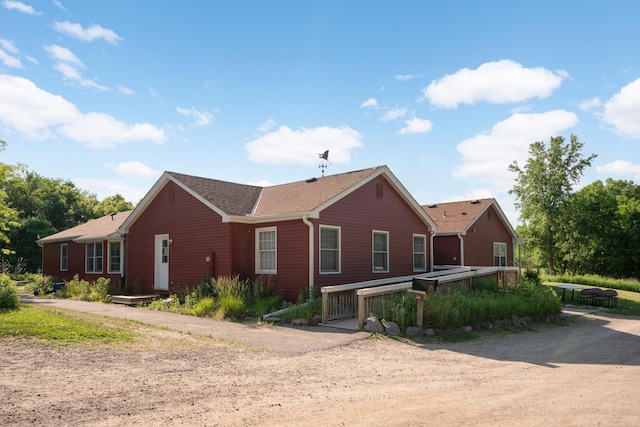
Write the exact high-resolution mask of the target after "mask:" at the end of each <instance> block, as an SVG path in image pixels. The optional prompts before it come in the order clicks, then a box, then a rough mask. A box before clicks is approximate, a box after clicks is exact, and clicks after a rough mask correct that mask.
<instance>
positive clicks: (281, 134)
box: [244, 126, 363, 166]
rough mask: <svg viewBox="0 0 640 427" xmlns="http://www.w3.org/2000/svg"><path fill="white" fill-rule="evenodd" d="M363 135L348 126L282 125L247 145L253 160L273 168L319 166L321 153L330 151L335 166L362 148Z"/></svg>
mask: <svg viewBox="0 0 640 427" xmlns="http://www.w3.org/2000/svg"><path fill="white" fill-rule="evenodd" d="M361 138H362V137H361V135H360V134H359V133H358V132H357V131H355V130H353V129H351V128H350V127H347V126H341V127H337V128H332V127H328V126H323V127H317V128H311V129H307V128H302V129H300V130H292V129H290V128H288V127H286V126H280V127H279V128H278V130H276V131H274V132H270V133H268V134H266V135H262V136H260V137H259V138H257V139H254V140H253V141H250V142H248V143H247V144H245V146H244V149H245V150H246V151H247V152H248V153H249V160H251V161H253V162H257V163H265V164H271V165H282V164H302V165H307V166H316V165H317V164H318V153H322V152H324V151H325V150H330V153H331V154H330V156H331V157H330V160H331V162H332V163H342V164H343V163H348V162H349V161H350V160H351V150H352V149H354V148H358V147H362V146H363V144H362V142H361V141H360V139H361Z"/></svg>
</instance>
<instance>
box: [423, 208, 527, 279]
mask: <svg viewBox="0 0 640 427" xmlns="http://www.w3.org/2000/svg"><path fill="white" fill-rule="evenodd" d="M423 209H424V211H425V212H426V213H427V214H428V215H429V217H431V219H432V220H433V221H434V222H435V223H436V224H437V226H438V231H437V232H436V233H435V236H434V238H433V257H434V258H433V264H434V265H461V266H485V267H486V266H502V267H505V266H513V265H514V245H515V244H516V242H517V238H518V236H517V235H516V232H515V230H514V229H513V227H512V226H511V224H510V223H509V220H508V219H507V217H506V216H505V214H504V212H503V211H502V209H501V208H500V206H499V205H498V202H497V201H496V200H495V199H493V198H491V199H480V200H467V201H462V202H453V203H438V204H433V205H425V206H423Z"/></svg>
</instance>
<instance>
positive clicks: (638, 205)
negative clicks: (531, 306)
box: [509, 135, 640, 278]
mask: <svg viewBox="0 0 640 427" xmlns="http://www.w3.org/2000/svg"><path fill="white" fill-rule="evenodd" d="M583 147H584V144H583V143H582V142H580V141H579V140H578V137H577V136H575V135H571V138H570V140H569V141H565V139H564V138H563V137H561V136H558V137H552V138H551V139H550V141H549V144H548V145H547V144H545V143H543V142H534V143H532V144H531V145H530V146H529V158H528V160H527V162H526V164H525V165H524V166H523V167H520V165H518V163H517V162H513V163H512V164H511V165H510V166H509V170H510V171H512V172H514V173H515V174H516V178H515V184H514V186H513V188H512V189H511V191H510V193H511V194H513V195H515V197H516V207H517V208H519V210H520V220H521V221H522V224H521V225H520V226H519V227H518V228H517V232H518V235H519V236H521V237H525V238H527V239H528V240H527V243H525V244H524V245H523V254H524V258H525V260H526V263H527V266H529V267H544V268H546V269H547V270H548V272H549V274H565V273H569V274H581V275H582V274H597V275H601V276H606V277H614V278H639V277H640V186H639V185H636V184H634V183H633V181H627V180H614V179H611V178H608V179H607V180H606V181H605V182H602V181H599V180H598V181H595V182H593V183H591V184H589V185H586V186H584V187H582V188H580V189H579V190H577V191H576V190H575V188H576V187H577V186H578V185H579V184H580V180H581V178H582V175H583V173H584V170H585V169H586V168H587V167H590V166H591V162H592V160H593V159H594V158H596V155H595V154H591V155H589V156H587V157H585V156H584V155H583V153H582V149H583Z"/></svg>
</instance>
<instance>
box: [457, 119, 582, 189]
mask: <svg viewBox="0 0 640 427" xmlns="http://www.w3.org/2000/svg"><path fill="white" fill-rule="evenodd" d="M577 123H578V117H577V116H576V115H575V114H574V113H572V112H569V111H565V110H554V111H549V112H546V113H541V114H514V115H512V116H511V117H509V118H508V119H506V120H503V121H501V122H498V123H496V124H495V125H494V126H493V127H492V128H491V130H490V131H489V132H486V133H482V134H480V135H477V136H474V137H473V138H469V139H466V140H464V141H462V142H461V143H460V144H458V147H457V150H458V152H459V153H460V154H461V155H462V161H463V164H462V165H459V166H457V167H456V168H455V170H454V173H453V176H455V177H457V178H464V179H469V180H473V181H477V182H483V183H487V184H490V185H492V186H493V187H494V188H495V189H496V190H498V191H507V190H508V189H510V188H511V187H512V184H513V180H514V178H515V175H514V174H513V173H512V172H510V171H509V170H508V166H509V164H511V163H512V162H513V161H517V162H518V164H519V165H520V166H521V167H522V166H523V165H524V164H525V163H526V160H527V158H528V152H529V145H530V144H531V143H533V142H536V141H543V142H547V141H548V140H549V138H551V137H552V136H557V135H558V134H559V133H560V132H562V131H565V130H566V129H569V128H571V127H573V126H575V125H576V124H577Z"/></svg>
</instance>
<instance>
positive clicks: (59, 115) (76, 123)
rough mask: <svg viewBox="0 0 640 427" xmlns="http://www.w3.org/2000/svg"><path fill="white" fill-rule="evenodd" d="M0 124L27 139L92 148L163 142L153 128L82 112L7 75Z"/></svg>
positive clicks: (0, 91)
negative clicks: (66, 140)
mask: <svg viewBox="0 0 640 427" xmlns="http://www.w3.org/2000/svg"><path fill="white" fill-rule="evenodd" d="M0 123H2V125H3V126H5V127H6V128H9V129H13V130H15V131H17V132H19V133H21V134H22V135H24V136H25V137H27V138H29V139H39V140H46V139H50V138H55V137H66V138H69V139H71V140H73V141H76V142H78V143H81V144H83V145H86V146H88V147H92V148H106V147H113V146H115V145H117V144H122V143H126V142H131V141H151V142H155V143H163V142H164V140H165V134H164V131H163V130H162V129H159V128H157V127H156V126H153V125H151V124H148V123H136V124H134V125H127V124H126V123H123V122H120V121H118V120H116V119H115V118H113V117H111V116H109V115H107V114H104V113H95V112H90V113H82V112H80V111H79V110H78V109H77V107H76V106H75V105H73V104H72V103H70V102H69V101H67V100H66V99H64V98H62V97H61V96H59V95H53V94H51V93H49V92H46V91H44V90H42V89H40V88H38V87H37V86H36V85H35V84H34V83H33V82H32V81H30V80H27V79H25V78H22V77H16V76H11V75H8V74H0Z"/></svg>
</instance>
